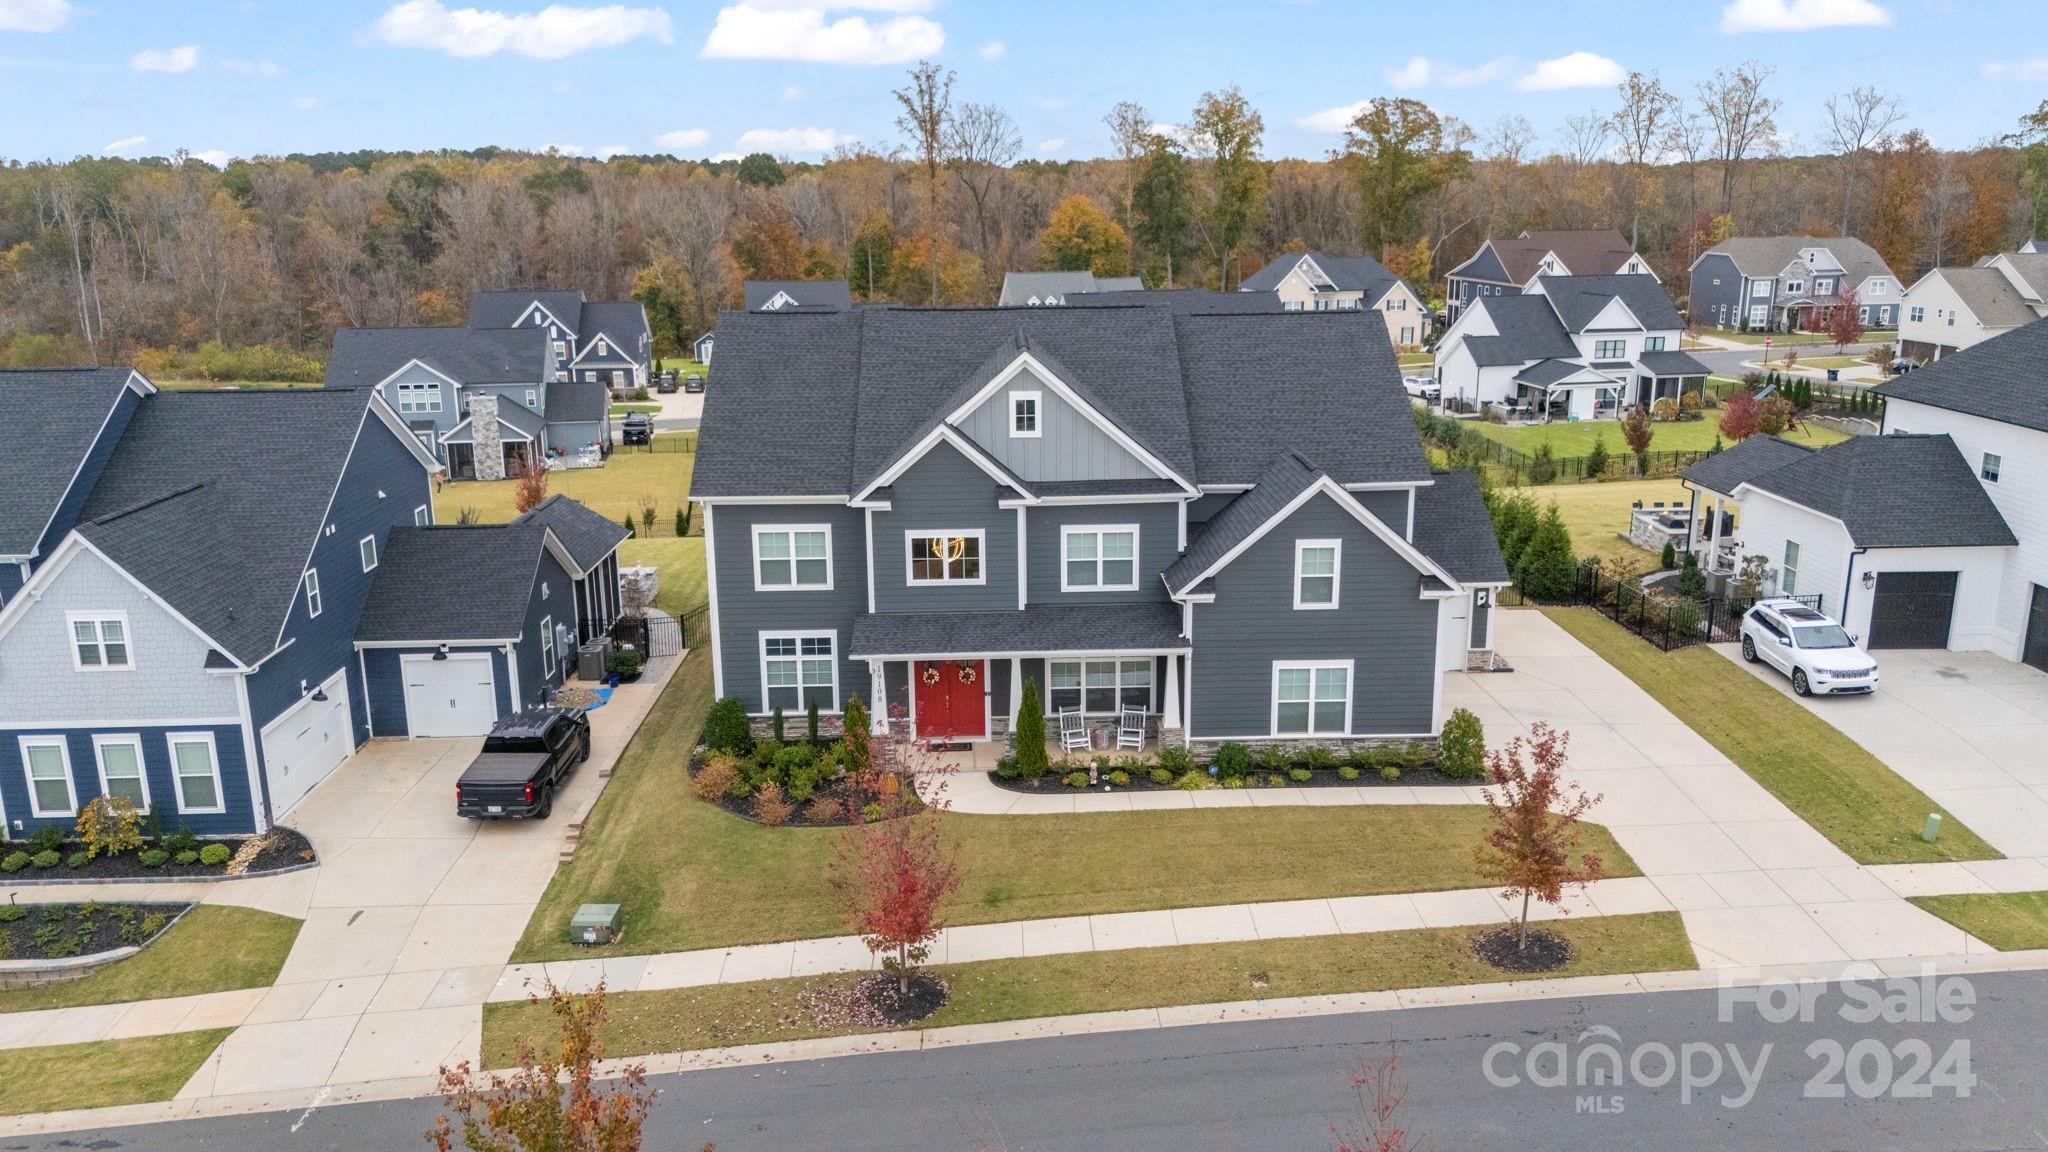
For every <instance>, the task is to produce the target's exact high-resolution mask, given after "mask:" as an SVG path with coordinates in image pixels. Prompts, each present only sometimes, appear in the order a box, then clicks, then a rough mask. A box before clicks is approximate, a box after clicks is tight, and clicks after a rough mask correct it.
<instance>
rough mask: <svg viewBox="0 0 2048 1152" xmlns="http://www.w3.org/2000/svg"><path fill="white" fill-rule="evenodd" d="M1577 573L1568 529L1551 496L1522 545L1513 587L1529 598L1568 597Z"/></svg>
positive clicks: (1565, 598) (1555, 599) (1576, 563)
mask: <svg viewBox="0 0 2048 1152" xmlns="http://www.w3.org/2000/svg"><path fill="white" fill-rule="evenodd" d="M1578 576H1579V562H1578V558H1577V557H1575V556H1573V555H1572V537H1571V533H1570V532H1569V531H1568V530H1566V528H1565V526H1564V516H1563V514H1562V513H1561V512H1559V511H1558V508H1557V502H1556V501H1554V500H1553V501H1551V504H1550V509H1549V511H1547V512H1545V513H1544V514H1543V519H1542V521H1541V522H1540V523H1538V524H1537V526H1536V531H1535V532H1534V533H1533V534H1532V535H1531V536H1530V537H1529V543H1528V544H1527V545H1526V546H1525V547H1524V548H1523V549H1522V556H1521V561H1520V563H1519V564H1518V565H1517V566H1516V567H1515V587H1516V589H1518V590H1519V591H1520V592H1521V593H1522V595H1524V596H1527V597H1528V598H1529V599H1531V600H1550V601H1561V600H1569V599H1571V596H1572V592H1573V591H1574V590H1575V588H1576V586H1577V584H1578Z"/></svg>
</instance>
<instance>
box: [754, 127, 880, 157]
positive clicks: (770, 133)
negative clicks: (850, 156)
mask: <svg viewBox="0 0 2048 1152" xmlns="http://www.w3.org/2000/svg"><path fill="white" fill-rule="evenodd" d="M855 139H856V138H855V137H853V136H847V135H844V134H842V133H839V132H835V131H833V130H832V129H830V128H749V129H747V130H746V131H745V132H742V133H740V138H739V139H738V140H737V141H735V142H734V143H736V144H737V145H738V146H739V148H740V151H742V152H828V151H830V150H832V149H833V148H836V147H838V146H839V145H841V144H851V143H852V142H853V141H854V140H855Z"/></svg>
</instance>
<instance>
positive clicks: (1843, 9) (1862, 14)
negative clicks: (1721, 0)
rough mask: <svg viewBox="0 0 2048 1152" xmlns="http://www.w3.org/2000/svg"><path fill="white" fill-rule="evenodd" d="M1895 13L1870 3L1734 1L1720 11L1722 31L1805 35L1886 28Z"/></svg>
mask: <svg viewBox="0 0 2048 1152" xmlns="http://www.w3.org/2000/svg"><path fill="white" fill-rule="evenodd" d="M1891 22H1892V14H1891V13H1890V12H1888V11H1886V10H1885V9H1883V8H1880V7H1878V6H1877V5H1876V4H1873V3H1871V0H1734V2H1733V3H1731V4H1729V5H1727V6H1726V7H1724V8H1722V9H1721V31H1723V32H1726V33H1729V34H1731V35H1732V34H1734V33H1737V32H1806V31H1810V30H1812V29H1815V28H1852V27H1867V28H1883V27H1885V26H1887V25H1889V24H1890V23H1891Z"/></svg>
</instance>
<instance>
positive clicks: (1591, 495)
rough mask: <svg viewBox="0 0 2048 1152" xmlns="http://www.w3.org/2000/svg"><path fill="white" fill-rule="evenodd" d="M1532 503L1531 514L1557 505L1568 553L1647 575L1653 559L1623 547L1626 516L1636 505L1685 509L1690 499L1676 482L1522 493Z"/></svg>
mask: <svg viewBox="0 0 2048 1152" xmlns="http://www.w3.org/2000/svg"><path fill="white" fill-rule="evenodd" d="M1523 491H1526V492H1528V493H1529V494H1530V495H1531V496H1534V497H1535V498H1536V506H1537V508H1539V509H1541V508H1547V507H1549V506H1550V502H1551V501H1553V500H1555V501H1557V510H1558V513H1559V514H1560V515H1562V516H1563V517H1564V526H1565V528H1566V529H1568V530H1569V531H1570V532H1571V534H1572V551H1573V552H1575V553H1577V554H1578V557H1579V559H1581V560H1584V559H1586V558H1587V557H1590V556H1598V557H1600V558H1601V559H1607V558H1610V557H1621V558H1624V559H1626V560H1628V561H1630V562H1631V563H1636V564H1639V566H1641V567H1643V568H1645V569H1648V568H1653V567H1655V566H1656V563H1657V560H1658V557H1657V556H1656V555H1654V554H1652V553H1650V552H1647V551H1645V550H1643V549H1641V548H1638V547H1636V546H1635V545H1633V544H1631V543H1629V542H1628V540H1627V538H1626V537H1625V536H1624V533H1626V532H1627V531H1628V519H1629V514H1630V513H1631V512H1633V511H1634V510H1635V502H1636V501H1638V500H1640V501H1642V502H1643V506H1644V507H1645V508H1647V507H1649V506H1650V505H1652V504H1655V503H1659V502H1662V503H1664V504H1666V505H1672V504H1676V505H1681V506H1682V505H1685V504H1686V503H1687V502H1688V501H1689V500H1690V499H1691V494H1690V493H1688V492H1687V491H1686V490H1685V486H1684V485H1682V484H1680V483H1679V482H1678V481H1676V480H1614V481H1608V482H1604V483H1599V484H1547V485H1543V486H1540V487H1535V488H1527V489H1523Z"/></svg>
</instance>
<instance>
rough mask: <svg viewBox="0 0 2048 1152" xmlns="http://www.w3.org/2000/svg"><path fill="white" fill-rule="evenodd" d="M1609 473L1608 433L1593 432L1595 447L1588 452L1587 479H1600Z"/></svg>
mask: <svg viewBox="0 0 2048 1152" xmlns="http://www.w3.org/2000/svg"><path fill="white" fill-rule="evenodd" d="M1605 475H1607V433H1605V432H1596V433H1594V434H1593V448H1592V450H1591V451H1589V452H1587V453H1586V479H1588V480H1598V479H1600V478H1601V477H1602V476H1605Z"/></svg>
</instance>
